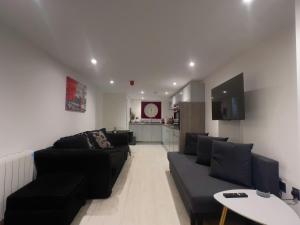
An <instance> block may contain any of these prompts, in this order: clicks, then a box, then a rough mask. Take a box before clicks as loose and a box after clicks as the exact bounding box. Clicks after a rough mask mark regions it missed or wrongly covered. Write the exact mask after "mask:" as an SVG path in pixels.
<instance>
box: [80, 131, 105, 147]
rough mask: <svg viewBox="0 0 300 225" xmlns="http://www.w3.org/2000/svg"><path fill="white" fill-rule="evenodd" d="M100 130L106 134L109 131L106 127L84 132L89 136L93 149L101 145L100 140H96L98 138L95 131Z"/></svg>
mask: <svg viewBox="0 0 300 225" xmlns="http://www.w3.org/2000/svg"><path fill="white" fill-rule="evenodd" d="M99 131H101V132H102V133H103V134H104V135H105V136H106V134H107V132H106V129H105V128H102V129H100V130H92V131H86V132H84V134H85V135H86V136H87V137H88V139H89V142H90V143H91V145H92V148H91V149H100V146H99V144H98V142H97V141H96V139H95V137H94V133H95V132H99Z"/></svg>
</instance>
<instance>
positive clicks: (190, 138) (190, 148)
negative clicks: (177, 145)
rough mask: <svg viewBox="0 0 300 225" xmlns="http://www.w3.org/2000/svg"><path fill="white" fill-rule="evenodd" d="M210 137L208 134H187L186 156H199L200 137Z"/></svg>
mask: <svg viewBox="0 0 300 225" xmlns="http://www.w3.org/2000/svg"><path fill="white" fill-rule="evenodd" d="M199 135H202V136H208V133H186V135H185V148H184V154H186V155H197V143H198V136H199Z"/></svg>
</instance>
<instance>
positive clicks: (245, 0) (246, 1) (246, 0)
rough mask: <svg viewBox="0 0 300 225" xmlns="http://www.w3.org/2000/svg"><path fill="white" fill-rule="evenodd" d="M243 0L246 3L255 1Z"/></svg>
mask: <svg viewBox="0 0 300 225" xmlns="http://www.w3.org/2000/svg"><path fill="white" fill-rule="evenodd" d="M243 2H244V3H245V4H251V3H252V2H253V0H243Z"/></svg>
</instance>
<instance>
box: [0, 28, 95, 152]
mask: <svg viewBox="0 0 300 225" xmlns="http://www.w3.org/2000/svg"><path fill="white" fill-rule="evenodd" d="M67 75H69V76H72V77H74V78H76V79H77V80H78V81H81V82H82V83H84V84H86V85H87V86H88V87H87V88H88V89H87V90H88V92H87V111H86V112H85V113H77V112H67V111H65V96H66V76H67ZM0 102H1V110H0V127H1V130H0V156H3V155H7V154H11V153H16V152H21V151H24V150H38V149H41V148H45V147H48V146H50V145H52V144H53V142H54V141H55V140H56V139H57V138H59V137H61V136H64V135H70V134H74V133H77V132H80V131H84V130H89V129H94V128H95V111H96V106H95V105H96V89H95V88H94V87H93V86H92V85H89V83H88V82H87V81H86V80H85V79H83V78H82V77H80V76H77V75H76V74H75V73H74V72H72V71H71V70H70V69H68V68H66V67H65V66H63V65H61V64H59V63H58V62H56V61H55V60H53V59H52V58H50V57H49V56H48V55H46V54H45V53H44V52H42V51H40V50H39V49H37V48H35V47H33V46H32V45H31V44H30V43H29V42H28V41H26V40H25V39H22V38H21V37H20V36H18V35H17V34H15V33H14V32H12V31H10V30H9V29H8V28H6V27H3V26H2V25H0Z"/></svg>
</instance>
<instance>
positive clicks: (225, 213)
mask: <svg viewBox="0 0 300 225" xmlns="http://www.w3.org/2000/svg"><path fill="white" fill-rule="evenodd" d="M227 212H228V208H227V207H225V206H224V207H223V211H222V216H221V219H220V223H219V225H224V224H225V220H226V216H227Z"/></svg>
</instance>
